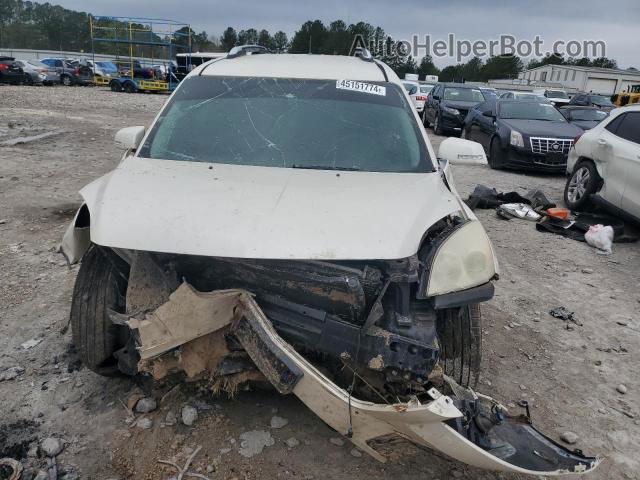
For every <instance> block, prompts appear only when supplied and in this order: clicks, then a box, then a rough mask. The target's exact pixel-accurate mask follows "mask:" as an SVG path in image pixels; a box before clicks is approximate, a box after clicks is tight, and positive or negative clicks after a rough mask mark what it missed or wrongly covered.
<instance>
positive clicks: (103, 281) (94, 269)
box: [71, 245, 129, 376]
mask: <svg viewBox="0 0 640 480" xmlns="http://www.w3.org/2000/svg"><path fill="white" fill-rule="evenodd" d="M128 277H129V266H128V265H127V264H126V262H124V261H123V260H122V259H121V258H120V257H118V256H117V255H116V254H115V253H114V252H113V251H112V250H110V249H107V248H104V247H100V246H99V245H93V246H92V247H91V248H90V249H89V250H88V251H87V253H86V254H85V256H84V257H83V259H82V264H81V265H80V270H79V271H78V277H77V278H76V283H75V287H74V289H73V298H72V301H71V329H72V333H73V343H74V344H75V346H76V348H77V350H78V353H79V354H80V359H81V360H82V363H84V364H85V366H86V367H87V368H89V370H92V371H94V372H95V373H98V374H99V375H104V376H113V375H116V374H118V372H119V370H118V362H117V360H116V358H115V357H114V353H115V352H116V350H118V349H120V348H122V347H124V346H125V345H126V343H127V341H128V340H129V328H128V327H126V326H123V325H115V324H113V323H112V322H111V320H110V318H109V315H108V311H109V310H110V309H111V310H114V311H116V312H119V313H124V312H125V310H126V303H125V298H126V292H127V283H128Z"/></svg>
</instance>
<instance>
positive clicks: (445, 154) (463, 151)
mask: <svg viewBox="0 0 640 480" xmlns="http://www.w3.org/2000/svg"><path fill="white" fill-rule="evenodd" d="M438 158H441V159H443V160H446V161H448V162H449V163H450V164H451V165H487V155H486V154H485V153H484V148H482V145H480V144H479V143H478V142H472V141H470V140H464V139H462V138H455V137H449V138H447V139H446V140H444V141H443V142H442V143H441V144H440V148H439V149H438Z"/></svg>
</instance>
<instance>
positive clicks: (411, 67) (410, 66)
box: [394, 55, 418, 78]
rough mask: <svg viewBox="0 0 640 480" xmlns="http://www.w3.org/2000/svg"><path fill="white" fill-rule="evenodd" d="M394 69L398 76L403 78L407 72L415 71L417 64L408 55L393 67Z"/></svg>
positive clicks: (416, 70)
mask: <svg viewBox="0 0 640 480" xmlns="http://www.w3.org/2000/svg"><path fill="white" fill-rule="evenodd" d="M394 71H395V72H396V74H397V75H398V76H399V77H400V78H404V76H405V75H406V74H407V73H417V72H418V64H417V63H416V61H415V60H414V59H413V57H412V56H411V55H409V56H408V57H406V58H405V59H404V61H402V62H401V63H400V64H399V65H398V66H397V67H396V68H394Z"/></svg>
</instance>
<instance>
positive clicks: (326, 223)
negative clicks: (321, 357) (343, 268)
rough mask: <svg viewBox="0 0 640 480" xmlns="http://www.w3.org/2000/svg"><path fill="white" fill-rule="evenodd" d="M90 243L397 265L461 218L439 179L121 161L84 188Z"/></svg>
mask: <svg viewBox="0 0 640 480" xmlns="http://www.w3.org/2000/svg"><path fill="white" fill-rule="evenodd" d="M81 194H82V196H83V198H84V199H85V201H86V203H87V205H88V207H89V211H90V215H91V240H92V241H93V242H94V243H97V244H100V245H105V246H109V247H116V248H126V249H133V250H147V251H156V252H167V253H179V254H191V255H206V256H220V257H236V258H271V259H318V260H321V259H322V260H330V259H354V260H356V259H361V260H365V259H394V258H403V257H408V256H410V255H413V254H415V253H416V251H417V249H418V247H419V244H420V241H421V239H422V236H423V234H424V233H425V231H426V230H427V228H428V227H429V226H431V225H432V224H433V223H434V222H436V221H437V220H439V219H441V218H442V217H444V216H446V215H448V214H450V213H453V212H456V211H460V210H462V206H461V204H460V202H459V200H458V199H457V197H456V196H455V195H453V194H452V193H451V192H450V191H449V190H448V189H447V188H446V186H445V185H444V183H443V181H442V178H441V175H440V173H372V172H336V171H322V170H303V169H290V168H272V167H253V166H237V165H223V164H207V163H195V162H177V161H168V160H151V159H144V158H128V159H126V160H125V161H124V162H123V163H122V164H121V165H120V167H119V168H117V169H116V170H114V171H112V172H110V173H108V174H107V175H105V176H103V177H101V178H99V179H98V180H96V181H94V182H93V183H91V184H89V185H88V186H86V187H85V188H84V189H83V190H82V191H81Z"/></svg>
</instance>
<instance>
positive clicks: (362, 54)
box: [353, 47, 373, 62]
mask: <svg viewBox="0 0 640 480" xmlns="http://www.w3.org/2000/svg"><path fill="white" fill-rule="evenodd" d="M353 56H354V57H358V58H359V59H361V60H364V61H365V62H373V55H371V52H370V51H369V50H367V49H366V48H365V47H356V49H355V51H354V52H353Z"/></svg>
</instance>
